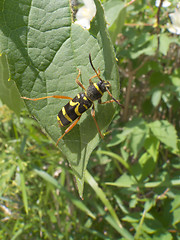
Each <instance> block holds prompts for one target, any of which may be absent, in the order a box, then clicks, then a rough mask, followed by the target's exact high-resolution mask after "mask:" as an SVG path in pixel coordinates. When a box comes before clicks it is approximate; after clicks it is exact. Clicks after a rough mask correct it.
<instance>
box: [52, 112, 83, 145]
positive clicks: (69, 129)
mask: <svg viewBox="0 0 180 240" xmlns="http://www.w3.org/2000/svg"><path fill="white" fill-rule="evenodd" d="M80 117H81V116H79V117H78V119H77V120H76V121H75V122H73V123H72V124H71V125H70V126H69V127H68V128H67V129H66V130H65V132H64V134H63V135H62V136H61V137H60V138H58V140H57V143H56V146H57V145H58V143H59V141H60V140H61V139H62V138H63V137H64V136H65V135H66V134H67V133H68V132H70V131H71V130H72V129H73V127H75V126H76V124H77V123H78V122H79V119H80Z"/></svg>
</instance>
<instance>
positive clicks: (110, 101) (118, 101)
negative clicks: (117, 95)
mask: <svg viewBox="0 0 180 240" xmlns="http://www.w3.org/2000/svg"><path fill="white" fill-rule="evenodd" d="M112 102H116V103H118V104H119V105H120V106H121V107H122V108H124V105H122V104H121V103H120V100H116V99H111V100H109V101H105V102H101V99H99V100H98V103H100V104H106V103H112Z"/></svg>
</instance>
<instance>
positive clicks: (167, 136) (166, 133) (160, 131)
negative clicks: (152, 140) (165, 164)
mask: <svg viewBox="0 0 180 240" xmlns="http://www.w3.org/2000/svg"><path fill="white" fill-rule="evenodd" d="M149 127H150V129H151V131H152V132H153V134H154V135H155V136H156V137H157V139H159V140H160V141H161V142H162V143H164V144H165V145H166V146H168V147H170V148H173V149H177V133H176V130H175V128H174V126H173V125H172V124H171V123H169V122H168V121H166V120H162V121H155V122H153V123H150V124H149Z"/></svg>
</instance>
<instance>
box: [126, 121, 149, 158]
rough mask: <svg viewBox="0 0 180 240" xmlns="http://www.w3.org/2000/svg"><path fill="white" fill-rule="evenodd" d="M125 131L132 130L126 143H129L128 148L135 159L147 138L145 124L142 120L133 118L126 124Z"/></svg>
mask: <svg viewBox="0 0 180 240" xmlns="http://www.w3.org/2000/svg"><path fill="white" fill-rule="evenodd" d="M126 129H130V130H132V131H131V133H130V134H129V138H128V141H130V143H129V144H130V147H131V149H132V151H133V153H134V155H135V157H136V156H137V154H138V152H139V150H140V149H141V147H142V146H143V144H144V141H145V139H146V137H147V134H148V128H147V124H146V122H145V121H144V120H143V119H142V118H134V119H133V120H132V121H131V122H128V123H127V124H126Z"/></svg>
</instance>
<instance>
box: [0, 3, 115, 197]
mask: <svg viewBox="0 0 180 240" xmlns="http://www.w3.org/2000/svg"><path fill="white" fill-rule="evenodd" d="M95 4H96V8H97V14H96V17H95V22H96V25H95V26H96V29H93V27H92V32H93V33H94V32H95V33H96V35H94V36H92V35H91V34H90V32H89V31H87V30H85V29H83V28H82V27H80V26H79V25H77V24H74V23H72V16H71V8H70V3H69V0H61V1H53V0H44V1H35V2H33V3H32V2H31V1H25V2H22V1H20V0H19V1H17V0H5V1H3V3H2V4H1V5H2V8H1V17H0V39H1V47H0V51H1V52H4V53H6V55H7V60H8V64H9V70H10V77H11V79H13V80H14V81H15V82H16V84H17V87H18V89H19V91H20V93H21V95H22V96H25V97H30V98H38V97H44V96H50V95H63V96H69V97H75V96H76V94H77V93H79V92H81V91H82V89H81V88H80V87H79V86H78V85H77V84H76V83H75V79H76V77H77V74H78V70H77V68H79V69H80V70H81V77H80V80H81V81H82V83H83V85H84V86H85V88H87V86H88V84H89V82H88V79H89V78H90V77H92V76H93V75H94V71H93V69H92V68H91V66H90V63H89V59H88V55H89V53H91V56H92V61H93V64H94V66H95V68H97V69H98V67H99V68H100V70H101V76H102V78H104V79H107V80H109V81H110V83H111V92H112V94H113V96H114V97H115V98H118V95H119V76H118V70H117V66H116V61H115V54H114V52H113V46H112V44H111V41H110V38H109V35H108V32H107V29H106V23H105V19H104V12H103V9H102V6H101V4H100V2H99V1H98V0H96V1H95ZM14 9H16V12H14ZM106 99H107V94H105V96H104V97H103V99H102V100H103V101H105V100H106ZM66 103H67V101H66V100H57V99H53V98H50V99H44V100H40V101H36V102H34V101H26V104H27V107H28V109H29V111H30V113H31V114H32V115H34V116H35V117H36V119H37V120H38V121H39V123H40V125H41V126H42V127H43V128H44V129H45V131H46V132H47V133H48V135H50V136H51V138H52V139H53V140H54V141H55V142H56V141H57V139H58V138H59V137H60V136H61V135H62V134H63V133H64V131H65V129H64V128H61V129H60V128H59V127H58V123H57V114H58V112H59V111H60V109H61V108H62V107H63V106H64V105H65V104H66ZM114 113H115V104H106V105H102V106H98V107H97V106H96V119H97V122H98V124H99V126H100V129H101V130H102V131H103V130H105V129H106V128H107V127H108V125H109V123H110V122H111V120H112V118H113V115H114ZM99 141H100V138H99V135H98V133H97V129H96V126H95V124H94V121H93V119H92V117H91V114H90V110H88V111H87V112H86V113H84V114H83V116H82V117H81V119H80V121H79V124H78V125H76V126H75V127H74V129H73V130H72V131H71V132H69V133H68V134H67V135H66V136H65V137H64V138H63V139H62V140H61V141H60V142H59V148H60V149H61V150H62V152H63V153H64V155H65V156H66V158H67V159H68V161H69V163H70V165H71V167H72V169H73V171H74V173H75V174H76V176H77V178H78V179H79V181H80V182H79V184H78V185H79V186H81V189H80V192H81V194H82V191H83V183H84V171H85V169H86V166H87V163H88V159H89V157H90V154H91V152H92V151H93V149H94V148H95V147H96V146H97V144H98V142H99Z"/></svg>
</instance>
